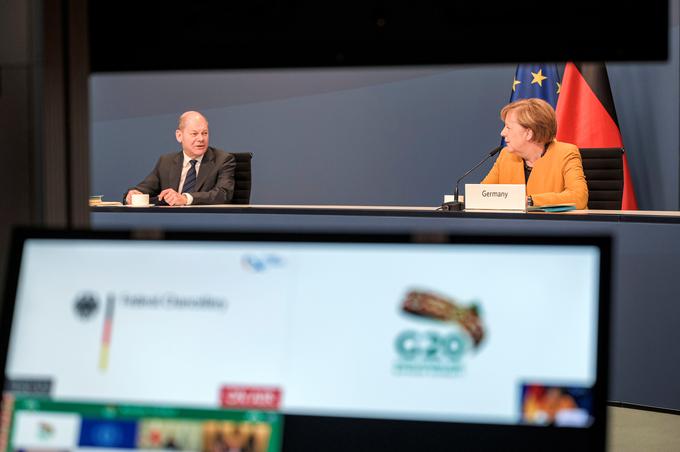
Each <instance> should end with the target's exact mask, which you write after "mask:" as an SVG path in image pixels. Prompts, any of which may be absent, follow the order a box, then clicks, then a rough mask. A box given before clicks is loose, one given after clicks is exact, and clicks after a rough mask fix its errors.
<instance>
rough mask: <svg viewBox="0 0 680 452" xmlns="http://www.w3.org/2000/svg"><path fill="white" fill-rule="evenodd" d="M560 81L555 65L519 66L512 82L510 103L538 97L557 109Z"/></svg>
mask: <svg viewBox="0 0 680 452" xmlns="http://www.w3.org/2000/svg"><path fill="white" fill-rule="evenodd" d="M560 88H561V80H560V74H559V73H558V72H557V65H556V64H520V65H519V66H517V71H515V79H514V80H513V81H512V93H510V102H514V101H516V100H519V99H528V98H530V97H538V98H539V99H543V100H544V101H546V102H548V103H549V104H550V105H552V107H553V108H556V107H557V97H558V96H559V94H560Z"/></svg>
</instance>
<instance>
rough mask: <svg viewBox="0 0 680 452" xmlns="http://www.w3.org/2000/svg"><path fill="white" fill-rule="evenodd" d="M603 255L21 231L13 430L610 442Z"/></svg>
mask: <svg viewBox="0 0 680 452" xmlns="http://www.w3.org/2000/svg"><path fill="white" fill-rule="evenodd" d="M609 253H610V250H609V240H608V239H602V238H599V239H598V238H565V237H560V238H535V239H528V238H518V237H509V236H508V237H470V236H455V237H442V236H439V237H430V238H428V237H410V236H405V235H404V236H385V235H343V236H334V235H311V234H304V235H302V234H295V235H294V234H290V235H281V234H229V235H226V234H224V235H210V234H206V233H202V234H200V235H191V234H177V233H176V234H168V235H166V236H165V237H164V239H136V240H132V239H131V235H130V234H127V233H122V232H116V233H62V232H37V231H22V232H19V233H17V234H15V237H14V241H13V249H12V263H11V268H10V274H9V279H8V294H7V299H6V300H5V306H4V308H5V309H4V314H3V324H2V334H3V337H2V339H3V341H2V345H3V348H2V356H1V357H2V364H3V365H4V373H5V387H4V395H5V397H4V401H3V405H2V417H1V422H2V432H3V435H2V437H1V439H2V441H3V444H2V445H0V446H1V447H2V449H3V450H16V451H18V450H27V451H28V450H43V451H45V450H52V451H61V450H91V451H97V450H104V449H107V450H122V449H138V450H202V451H262V452H264V451H280V450H283V451H297V452H305V451H317V450H325V451H335V450H338V451H339V450H343V451H346V450H367V451H368V450H370V451H376V450H377V451H380V450H385V451H387V450H389V451H400V450H428V451H433V450H453V449H460V450H499V448H502V449H508V448H509V449H521V450H601V449H603V447H604V434H605V399H606V393H607V380H606V365H607V346H606V343H605V340H606V338H607V325H608V296H609V294H608V290H609V289H608V288H609ZM5 352H6V354H5Z"/></svg>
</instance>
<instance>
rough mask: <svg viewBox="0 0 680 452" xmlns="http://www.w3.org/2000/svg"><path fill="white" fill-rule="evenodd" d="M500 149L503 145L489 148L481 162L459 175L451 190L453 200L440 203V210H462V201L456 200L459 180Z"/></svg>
mask: <svg viewBox="0 0 680 452" xmlns="http://www.w3.org/2000/svg"><path fill="white" fill-rule="evenodd" d="M501 149H503V145H500V146H496V147H495V148H493V149H491V150H490V151H489V154H488V155H487V156H486V157H484V159H482V161H481V162H479V163H478V164H476V165H475V166H473V167H472V169H470V170H468V171H467V172H466V173H465V174H463V175H462V176H460V177H459V178H458V180H457V181H456V189H455V191H454V192H453V201H451V202H445V203H444V204H442V206H441V207H440V209H441V210H445V211H447V212H452V211H458V210H463V203H462V202H460V201H458V184H459V183H460V181H462V180H463V179H465V178H466V177H467V175H468V174H470V173H471V172H473V171H474V170H476V169H477V168H479V166H480V165H481V164H482V163H484V162H486V161H487V160H489V159H490V158H491V157H493V156H494V155H496V154H498V153H499V152H501Z"/></svg>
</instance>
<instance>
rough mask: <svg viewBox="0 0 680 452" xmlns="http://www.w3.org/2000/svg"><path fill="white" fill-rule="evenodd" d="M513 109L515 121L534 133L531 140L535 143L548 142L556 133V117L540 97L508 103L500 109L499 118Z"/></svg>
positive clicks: (502, 117) (549, 106)
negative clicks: (515, 116)
mask: <svg viewBox="0 0 680 452" xmlns="http://www.w3.org/2000/svg"><path fill="white" fill-rule="evenodd" d="M511 111H514V112H515V113H516V115H517V122H518V123H519V125H521V126H522V127H526V128H527V129H529V130H531V131H532V132H533V134H534V139H533V141H535V142H537V143H543V144H545V143H550V142H551V141H553V140H554V139H555V135H556V134H557V118H556V117H555V110H553V108H552V106H551V105H550V104H549V103H547V102H546V101H544V100H542V99H536V98H532V99H521V100H517V101H515V102H512V103H509V104H508V105H506V106H505V107H503V109H502V110H501V119H502V120H503V121H505V117H506V116H507V115H508V113H510V112H511Z"/></svg>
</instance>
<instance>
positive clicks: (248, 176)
mask: <svg viewBox="0 0 680 452" xmlns="http://www.w3.org/2000/svg"><path fill="white" fill-rule="evenodd" d="M232 154H233V156H234V157H236V169H235V171H234V179H235V180H234V197H233V198H232V200H231V203H232V204H250V187H251V185H252V180H253V178H252V171H251V160H252V159H253V153H252V152H232Z"/></svg>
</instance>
